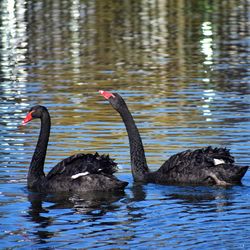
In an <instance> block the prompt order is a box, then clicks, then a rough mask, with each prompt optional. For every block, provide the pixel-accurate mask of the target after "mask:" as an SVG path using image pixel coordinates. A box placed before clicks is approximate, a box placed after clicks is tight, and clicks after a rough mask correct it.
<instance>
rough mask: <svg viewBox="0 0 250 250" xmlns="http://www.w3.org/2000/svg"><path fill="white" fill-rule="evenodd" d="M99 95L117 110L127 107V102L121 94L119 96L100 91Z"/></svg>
mask: <svg viewBox="0 0 250 250" xmlns="http://www.w3.org/2000/svg"><path fill="white" fill-rule="evenodd" d="M99 93H100V94H101V95H102V96H103V97H104V98H105V99H106V100H108V101H109V103H110V104H111V105H112V107H113V108H114V109H115V110H117V111H120V110H121V108H122V107H126V103H125V101H124V100H123V99H122V97H121V96H120V95H119V94H117V93H111V92H108V91H104V90H99Z"/></svg>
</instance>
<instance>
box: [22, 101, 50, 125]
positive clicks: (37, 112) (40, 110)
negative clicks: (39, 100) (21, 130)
mask: <svg viewBox="0 0 250 250" xmlns="http://www.w3.org/2000/svg"><path fill="white" fill-rule="evenodd" d="M45 112H46V113H48V110H47V108H46V107H44V106H41V105H36V106H34V107H32V108H31V109H30V110H29V112H28V114H27V115H26V117H25V118H24V119H23V121H22V125H26V124H27V123H28V122H30V121H31V120H33V119H36V118H41V117H42V115H43V114H44V113H45Z"/></svg>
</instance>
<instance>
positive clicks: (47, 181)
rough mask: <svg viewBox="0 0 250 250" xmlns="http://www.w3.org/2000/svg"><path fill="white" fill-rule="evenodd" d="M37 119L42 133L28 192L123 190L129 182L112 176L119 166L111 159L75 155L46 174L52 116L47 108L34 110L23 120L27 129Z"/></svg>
mask: <svg viewBox="0 0 250 250" xmlns="http://www.w3.org/2000/svg"><path fill="white" fill-rule="evenodd" d="M35 118H40V120H41V130H40V135H39V138H38V141H37V145H36V149H35V151H34V154H33V157H32V160H31V163H30V167H29V173H28V188H29V189H31V190H33V191H38V192H85V191H109V190H123V189H124V188H125V187H126V186H127V184H128V183H127V182H125V181H120V180H118V179H117V178H116V177H115V176H114V175H113V174H114V173H115V172H116V170H117V164H116V163H115V162H114V161H113V160H112V159H110V158H109V156H108V155H99V154H98V153H95V154H82V153H80V154H76V155H72V156H70V157H68V158H66V159H64V160H62V161H61V162H59V163H58V164H57V165H56V166H55V167H54V168H52V169H51V170H50V172H49V173H48V174H47V175H45V174H44V161H45V157H46V151H47V146H48V141H49V134H50V125H51V122H50V115H49V112H48V110H47V108H46V107H44V106H40V105H37V106H34V107H32V108H31V109H30V111H29V113H28V114H27V116H26V117H25V119H24V120H23V122H22V124H23V125H25V124H26V123H28V122H29V121H31V120H32V119H35Z"/></svg>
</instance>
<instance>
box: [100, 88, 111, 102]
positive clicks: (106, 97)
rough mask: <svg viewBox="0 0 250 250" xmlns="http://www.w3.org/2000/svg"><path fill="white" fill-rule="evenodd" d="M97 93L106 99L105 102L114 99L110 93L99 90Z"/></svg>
mask: <svg viewBox="0 0 250 250" xmlns="http://www.w3.org/2000/svg"><path fill="white" fill-rule="evenodd" d="M99 93H100V94H101V95H102V96H103V97H104V98H105V99H107V100H108V99H109V98H110V97H114V98H115V96H114V95H113V94H112V93H110V92H108V91H104V90H99Z"/></svg>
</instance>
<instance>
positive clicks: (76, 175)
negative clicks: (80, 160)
mask: <svg viewBox="0 0 250 250" xmlns="http://www.w3.org/2000/svg"><path fill="white" fill-rule="evenodd" d="M88 174H89V172H87V171H86V172H83V173H78V174H74V175H72V176H71V179H77V178H79V177H81V176H85V175H88Z"/></svg>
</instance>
